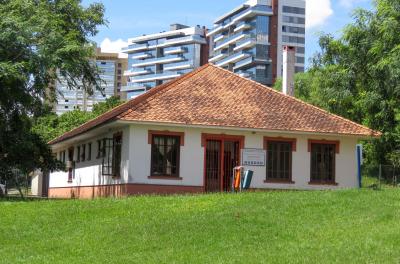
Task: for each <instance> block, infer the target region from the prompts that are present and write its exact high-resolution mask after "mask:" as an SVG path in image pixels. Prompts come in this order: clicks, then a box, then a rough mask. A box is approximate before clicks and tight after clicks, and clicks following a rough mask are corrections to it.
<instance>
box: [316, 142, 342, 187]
mask: <svg viewBox="0 0 400 264" xmlns="http://www.w3.org/2000/svg"><path fill="white" fill-rule="evenodd" d="M335 160H336V145H335V144H316V143H312V144H311V182H322V183H323V182H334V181H335Z"/></svg>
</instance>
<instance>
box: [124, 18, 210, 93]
mask: <svg viewBox="0 0 400 264" xmlns="http://www.w3.org/2000/svg"><path fill="white" fill-rule="evenodd" d="M128 43H129V46H128V47H126V48H124V49H123V52H124V53H127V54H128V70H127V71H125V74H124V75H125V76H126V77H127V78H128V83H127V85H126V86H124V87H123V88H122V90H121V91H122V92H123V93H125V94H126V98H127V99H131V98H134V97H137V96H138V95H140V94H142V93H145V92H146V91H148V90H150V89H151V88H153V87H155V86H157V85H160V84H163V83H166V82H169V81H171V80H172V79H174V78H176V77H179V76H181V75H183V74H185V73H188V72H190V71H192V70H194V69H196V68H198V67H200V66H201V65H203V64H205V63H207V62H208V45H207V41H206V29H205V28H204V27H200V26H196V27H188V26H185V25H181V24H173V25H171V28H170V31H166V32H161V33H156V34H151V35H144V36H140V37H135V38H131V39H129V40H128Z"/></svg>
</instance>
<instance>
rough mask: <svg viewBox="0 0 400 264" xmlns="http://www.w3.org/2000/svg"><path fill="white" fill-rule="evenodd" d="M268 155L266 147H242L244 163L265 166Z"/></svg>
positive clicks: (245, 164)
mask: <svg viewBox="0 0 400 264" xmlns="http://www.w3.org/2000/svg"><path fill="white" fill-rule="evenodd" d="M266 156H267V153H266V151H265V150H264V149H242V165H243V166H262V167H264V166H265V160H266Z"/></svg>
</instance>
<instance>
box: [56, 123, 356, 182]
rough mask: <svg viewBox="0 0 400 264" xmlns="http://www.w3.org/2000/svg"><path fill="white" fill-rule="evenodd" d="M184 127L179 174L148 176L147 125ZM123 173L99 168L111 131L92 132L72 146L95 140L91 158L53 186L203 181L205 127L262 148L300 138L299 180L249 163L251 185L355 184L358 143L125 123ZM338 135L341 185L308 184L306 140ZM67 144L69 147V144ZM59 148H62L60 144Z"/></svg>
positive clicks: (62, 174)
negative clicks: (273, 179)
mask: <svg viewBox="0 0 400 264" xmlns="http://www.w3.org/2000/svg"><path fill="white" fill-rule="evenodd" d="M149 130H155V131H167V130H168V131H171V132H184V135H185V138H184V141H185V144H184V146H182V147H181V153H180V177H181V178H182V179H181V180H165V179H164V180H163V179H149V178H148V176H150V162H151V145H150V144H149V143H148V131H149ZM122 131H123V143H122V144H123V147H122V172H121V173H122V175H121V179H120V180H114V179H112V177H109V176H102V175H101V173H100V168H101V159H96V151H97V144H96V140H97V139H100V138H104V137H105V136H109V137H111V136H112V134H113V133H115V131H113V132H109V134H102V135H98V136H96V137H93V138H92V139H91V140H87V141H85V142H79V143H76V144H75V145H74V146H77V145H81V144H83V143H88V142H92V148H93V149H92V160H91V161H85V162H81V163H77V166H76V171H75V179H74V180H73V182H72V183H68V173H66V172H54V173H52V174H51V175H50V188H54V187H75V186H93V185H109V184H120V183H122V184H124V183H134V184H154V185H177V186H203V185H204V183H203V181H204V180H203V179H204V171H203V170H204V148H203V147H202V146H201V135H202V133H207V134H222V133H223V134H226V135H240V136H245V142H244V144H245V148H260V149H262V148H263V145H264V143H263V140H264V137H287V138H296V139H297V150H296V151H295V152H293V156H292V160H293V164H292V168H293V172H292V180H293V181H294V182H295V184H274V183H264V180H265V177H266V167H246V168H247V169H251V170H253V171H254V176H253V181H252V184H251V187H252V188H265V189H268V188H270V189H337V188H356V187H357V181H358V180H357V168H356V155H355V148H356V144H357V139H356V138H354V137H335V136H316V135H295V134H285V133H261V132H251V131H235V130H232V131H230V130H218V129H207V128H204V129H203V128H190V127H172V126H170V127H168V126H156V125H133V124H132V125H127V126H126V127H125V128H124V129H123V130H122ZM309 139H315V140H322V139H325V140H339V141H340V153H339V154H336V182H337V183H338V185H337V186H324V185H309V181H310V153H309V152H308V140H309ZM66 149H67V148H66ZM57 151H59V150H57Z"/></svg>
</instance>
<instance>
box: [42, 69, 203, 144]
mask: <svg viewBox="0 0 400 264" xmlns="http://www.w3.org/2000/svg"><path fill="white" fill-rule="evenodd" d="M209 66H210V64H209V63H207V64H205V65H203V66H201V67H199V68H197V69H195V70H193V71H191V72H189V73H187V74H184V75H182V76H180V77H178V78H176V79H174V80H172V81H170V82H168V83H164V84H161V85H159V86H156V87H154V88H152V89H150V90H149V91H148V92H146V93H144V94H141V95H139V96H138V97H136V98H133V99H131V100H129V101H127V102H125V103H123V104H121V105H119V106H116V107H114V108H113V109H110V110H108V111H107V112H105V113H103V114H101V115H99V116H97V117H94V118H92V119H90V120H88V121H86V122H85V123H83V124H82V125H80V126H78V127H75V128H73V129H71V130H70V131H67V132H65V133H64V134H62V135H61V136H59V137H56V138H54V139H52V140H50V141H49V142H48V144H55V143H58V142H60V141H63V140H66V139H68V138H69V137H70V136H69V135H70V134H71V133H73V132H74V131H77V130H79V129H80V128H82V127H84V126H86V125H89V124H91V123H95V122H96V121H97V120H101V119H102V118H103V117H105V116H107V115H110V114H113V113H115V114H113V115H112V116H110V117H107V118H106V119H105V120H103V121H102V122H100V123H98V124H93V126H92V127H90V128H88V129H84V130H83V131H80V132H78V133H77V134H75V135H72V136H71V137H73V136H77V135H79V134H81V133H83V132H86V131H89V130H91V129H93V128H95V127H97V126H99V125H101V124H104V123H105V122H108V121H110V120H112V119H114V118H115V117H117V116H118V115H121V114H124V112H126V111H128V110H130V109H131V108H132V107H134V106H135V105H139V104H140V103H141V102H143V101H144V100H146V99H148V98H150V97H152V96H154V95H156V94H157V93H159V92H161V91H163V90H165V89H166V88H168V87H170V86H171V85H173V84H176V83H180V82H182V81H184V80H186V79H187V78H189V77H191V76H192V75H194V74H196V73H197V72H200V71H202V70H204V69H206V68H208V67H209Z"/></svg>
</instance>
